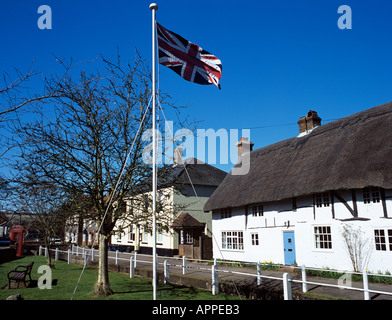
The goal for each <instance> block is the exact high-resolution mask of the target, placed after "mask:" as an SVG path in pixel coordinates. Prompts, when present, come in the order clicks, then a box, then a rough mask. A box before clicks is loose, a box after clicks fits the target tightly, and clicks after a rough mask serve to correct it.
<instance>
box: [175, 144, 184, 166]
mask: <svg viewBox="0 0 392 320" xmlns="http://www.w3.org/2000/svg"><path fill="white" fill-rule="evenodd" d="M183 151H184V149H183V148H179V147H178V148H175V149H174V164H183V163H184V161H183V160H182V152H183Z"/></svg>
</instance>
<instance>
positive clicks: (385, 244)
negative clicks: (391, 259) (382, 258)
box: [374, 229, 392, 251]
mask: <svg viewBox="0 0 392 320" xmlns="http://www.w3.org/2000/svg"><path fill="white" fill-rule="evenodd" d="M374 243H375V245H376V250H377V251H392V229H375V230H374Z"/></svg>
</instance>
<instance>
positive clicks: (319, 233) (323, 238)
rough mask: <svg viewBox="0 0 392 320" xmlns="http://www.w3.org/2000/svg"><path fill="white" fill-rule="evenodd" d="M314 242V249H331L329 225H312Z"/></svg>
mask: <svg viewBox="0 0 392 320" xmlns="http://www.w3.org/2000/svg"><path fill="white" fill-rule="evenodd" d="M314 244H315V248H316V249H332V234H331V227H330V226H315V227H314Z"/></svg>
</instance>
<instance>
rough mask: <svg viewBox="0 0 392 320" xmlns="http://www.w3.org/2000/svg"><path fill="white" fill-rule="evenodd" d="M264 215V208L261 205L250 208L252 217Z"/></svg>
mask: <svg viewBox="0 0 392 320" xmlns="http://www.w3.org/2000/svg"><path fill="white" fill-rule="evenodd" d="M263 215H264V206H263V205H262V204H260V205H258V206H252V217H257V216H259V217H262V216H263Z"/></svg>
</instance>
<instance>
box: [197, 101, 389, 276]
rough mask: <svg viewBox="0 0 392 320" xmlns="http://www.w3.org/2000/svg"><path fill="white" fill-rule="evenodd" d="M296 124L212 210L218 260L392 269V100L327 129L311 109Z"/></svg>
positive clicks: (225, 186)
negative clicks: (296, 132)
mask: <svg viewBox="0 0 392 320" xmlns="http://www.w3.org/2000/svg"><path fill="white" fill-rule="evenodd" d="M298 124H299V131H300V133H299V135H298V136H296V137H293V138H290V139H287V140H284V141H281V142H278V143H275V144H272V145H269V146H266V147H263V148H260V149H257V150H254V151H251V152H250V154H249V155H248V156H250V169H249V172H248V173H247V174H246V175H233V174H231V173H230V174H229V175H227V177H226V178H225V180H224V181H223V182H222V184H221V185H220V186H219V187H218V189H217V190H216V191H215V193H214V194H213V195H212V196H211V197H210V199H209V200H208V201H207V203H206V204H205V206H204V210H205V211H212V212H213V215H212V221H213V222H212V228H213V233H214V236H215V238H216V239H217V241H214V248H213V249H214V257H215V258H223V259H233V260H239V261H253V262H254V261H264V260H272V262H275V263H282V264H287V265H292V264H298V265H302V264H304V265H306V266H313V267H329V268H336V269H344V270H350V269H356V270H362V269H363V268H365V267H367V268H368V269H369V270H371V271H375V272H377V271H383V272H385V271H387V270H389V271H392V200H391V199H392V103H387V104H384V105H381V106H378V107H374V108H371V109H368V110H365V111H362V112H359V113H356V114H353V115H351V116H348V117H345V118H342V119H339V120H336V121H333V122H329V123H327V124H324V125H321V119H320V117H319V116H318V115H317V113H316V112H314V111H309V113H308V114H307V115H306V116H305V117H302V118H300V119H299V121H298ZM236 166H241V161H240V162H239V163H238V164H237V165H236Z"/></svg>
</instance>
